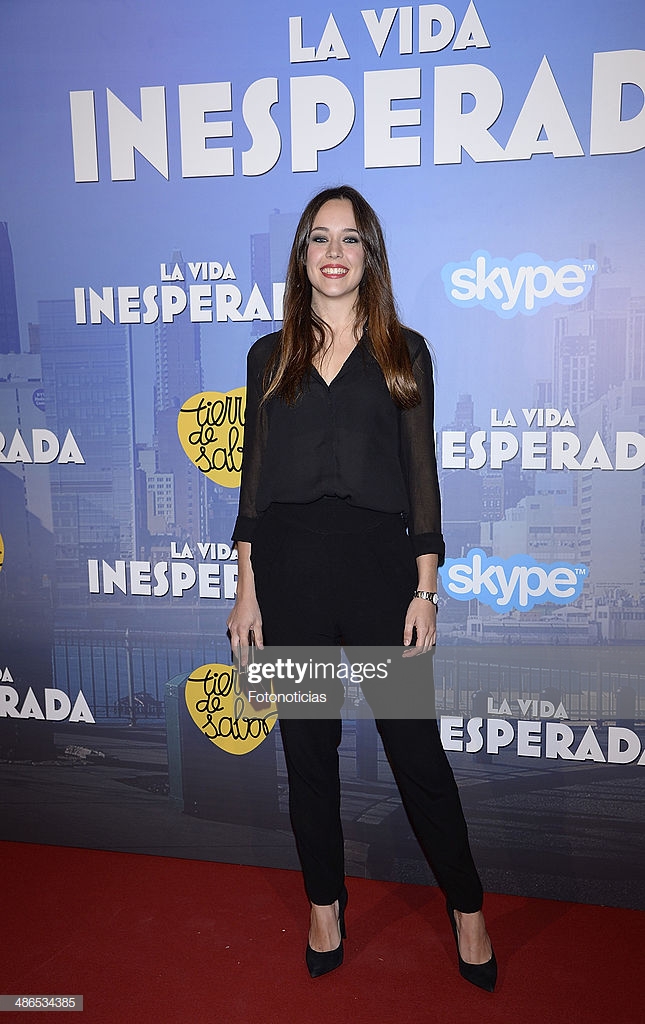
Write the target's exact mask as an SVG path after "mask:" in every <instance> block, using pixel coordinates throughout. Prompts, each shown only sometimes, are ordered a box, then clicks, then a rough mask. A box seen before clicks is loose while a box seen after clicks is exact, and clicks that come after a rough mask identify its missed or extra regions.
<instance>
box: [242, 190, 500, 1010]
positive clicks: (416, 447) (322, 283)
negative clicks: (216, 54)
mask: <svg viewBox="0 0 645 1024" xmlns="http://www.w3.org/2000/svg"><path fill="white" fill-rule="evenodd" d="M433 403H434V395H433V382H432V362H431V359H430V356H429V353H428V349H427V347H426V345H425V342H424V340H423V338H421V336H420V335H418V334H416V333H414V332H413V331H410V330H407V329H406V328H403V327H402V326H401V324H400V323H399V321H398V318H397V315H396V309H395V303H394V298H393V294H392V285H391V278H390V271H389V266H388V260H387V253H386V250H385V243H384V240H383V234H382V231H381V227H380V224H379V221H378V218H377V217H376V214H375V213H374V211H373V210H372V208H371V207H370V206H369V204H368V203H367V202H366V200H365V199H364V198H363V197H362V196H361V195H360V194H359V193H358V192H357V191H356V190H355V189H352V188H350V187H348V186H340V187H338V188H331V189H326V190H324V191H323V192H321V193H319V194H318V195H317V196H315V197H314V198H313V199H312V200H311V202H310V203H309V204H308V205H307V207H306V208H305V210H304V212H303V214H302V217H301V219H300V223H299V225H298V228H297V230H296V235H295V239H294V243H293V247H292V250H291V256H290V260H289V266H288V270H287V280H286V290H285V303H284V320H283V327H282V330H281V331H279V332H277V334H273V335H268V336H267V337H265V338H261V339H260V340H259V341H258V342H256V344H255V345H254V346H253V347H252V349H251V351H250V353H249V358H248V379H247V412H246V425H245V439H244V459H243V469H242V484H241V489H240V509H239V516H238V519H237V522H236V525H235V531H234V539H235V541H236V542H237V548H238V558H239V574H238V587H237V599H236V603H235V606H234V608H233V610H232V612H231V615H230V616H229V620H228V627H229V631H230V636H231V643H232V646H233V649H234V650H235V649H236V648H238V647H240V646H241V647H244V646H245V645H247V644H248V643H249V634H250V633H252V634H253V637H254V640H255V643H256V644H257V646H258V647H259V648H262V647H263V645H264V642H265V641H266V643H268V644H269V645H279V644H298V645H320V644H339V643H342V644H344V645H347V644H349V645H352V644H362V645H376V644H390V645H399V646H400V645H401V643H402V644H403V645H405V646H406V647H407V648H409V650H408V651H407V652H406V653H407V654H409V655H416V654H425V653H427V652H428V651H429V650H430V649H431V647H432V646H433V645H434V643H435V633H436V611H437V595H436V589H437V567H438V565H439V564H440V563H441V562H442V561H443V552H444V548H443V539H442V537H441V518H440V498H439V487H438V480H437V468H436V460H435V452H434V428H433ZM406 524H407V530H406ZM278 564H279V565H280V572H279V573H276V572H274V571H273V570H274V568H275V567H276V566H277V565H278ZM425 661H426V662H427V661H428V659H425ZM428 671H429V670H428V668H426V674H428ZM363 689H364V691H365V686H364V687H363ZM366 696H368V699H369V693H366ZM341 701H342V697H341ZM339 703H340V702H339ZM376 725H377V728H378V731H379V733H380V735H381V739H382V742H383V745H384V748H385V752H386V754H387V756H388V760H389V762H390V765H391V767H392V771H393V774H394V777H395V779H396V782H397V785H398V787H399V791H400V793H401V797H402V801H403V804H404V806H405V809H406V812H407V814H408V817H409V818H410V822H411V824H412V826H413V828H414V831H415V833H416V835H417V838H418V840H419V842H420V844H421V847H422V849H423V852H424V853H425V855H426V857H427V859H428V861H429V862H430V864H431V866H432V868H433V870H434V873H435V876H436V878H437V881H438V882H439V885H440V886H441V887H442V889H443V891H444V893H445V894H446V898H447V909H448V913H449V917H450V923H451V926H452V928H453V933H454V936H455V941H456V943H457V952H458V955H459V967H460V971H461V973H462V975H463V976H464V977H465V978H466V979H467V980H469V981H471V982H472V983H473V984H475V985H478V986H479V987H481V988H485V989H487V990H489V991H492V990H493V988H494V985H495V979H496V972H497V967H496V962H495V956H494V953H493V950H492V947H491V944H490V940H489V938H488V935H487V933H486V928H485V924H484V919H483V915H482V913H481V904H482V888H481V883H480V880H479V877H478V875H477V871H476V869H475V866H474V864H473V861H472V857H471V853H470V848H469V845H468V837H467V831H466V825H465V822H464V818H463V813H462V810H461V804H460V801H459V795H458V792H457V788H456V785H455V782H454V778H453V775H452V771H451V769H450V766H449V764H448V761H447V759H446V756H445V754H444V751H443V748H442V746H441V741H440V738H439V732H438V729H437V723H436V720H435V719H434V718H433V717H431V716H426V717H420V718H410V719H403V720H401V719H388V718H379V717H377V719H376ZM280 726H281V732H282V739H283V745H284V752H285V758H286V763H287V771H288V777H289V801H290V812H291V820H292V825H293V829H294V835H295V838H296V844H297V848H298V854H299V857H300V861H301V865H302V870H303V875H304V882H305V889H306V892H307V895H308V897H309V900H310V903H311V918H310V928H309V940H308V943H307V951H306V962H307V966H308V968H309V971H310V974H311V976H312V977H319V976H320V975H322V974H326V973H328V972H329V971H331V970H334V969H335V968H336V967H338V966H340V964H341V963H342V960H343V938H344V937H345V922H344V915H345V907H346V904H347V890H346V888H345V884H344V870H343V835H342V828H341V820H340V789H339V777H338V754H337V749H338V745H339V743H340V739H341V722H340V718H339V717H338V718H335V719H334V718H330V719H326V720H321V719H314V720H300V721H298V720H293V719H281V722H280Z"/></svg>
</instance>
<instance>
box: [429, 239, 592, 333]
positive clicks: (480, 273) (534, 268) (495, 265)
mask: <svg viewBox="0 0 645 1024" xmlns="http://www.w3.org/2000/svg"><path fill="white" fill-rule="evenodd" d="M597 270H598V264H597V263H596V261H595V260H593V259H587V260H582V261H581V260H574V259H566V260H560V261H559V262H558V263H552V262H549V261H548V260H543V259H542V257H541V256H537V255H536V253H534V252H523V253H521V255H519V256H516V257H515V259H513V260H507V259H504V258H503V257H502V256H491V255H490V253H488V252H486V251H485V250H480V251H479V252H474V253H473V255H472V257H471V259H470V260H464V261H462V262H461V263H446V265H445V266H444V267H443V269H442V271H441V278H442V280H443V284H444V288H445V290H446V295H447V296H448V298H449V299H450V301H451V302H452V303H454V305H455V306H477V305H481V306H484V308H485V309H491V310H492V311H493V312H494V313H497V315H498V316H501V317H503V318H504V319H505V320H508V319H510V318H511V317H513V316H515V315H516V314H517V313H524V315H525V316H533V315H535V313H537V312H538V311H539V310H540V309H542V307H543V306H549V305H550V304H551V303H552V302H560V303H564V304H565V305H571V304H573V303H576V302H580V301H581V300H582V299H584V297H585V296H586V295H588V294H589V291H590V289H591V285H592V283H593V276H594V274H595V273H596V271H597Z"/></svg>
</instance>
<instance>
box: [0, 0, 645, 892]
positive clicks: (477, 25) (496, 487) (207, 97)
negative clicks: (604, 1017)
mask: <svg viewBox="0 0 645 1024" xmlns="http://www.w3.org/2000/svg"><path fill="white" fill-rule="evenodd" d="M0 24H1V31H0V53H1V55H2V56H1V60H0V127H1V131H2V139H3V144H2V145H3V161H2V170H1V172H0V174H1V188H0V794H1V795H2V801H3V807H4V808H5V810H3V816H2V826H1V835H2V838H4V839H14V840H15V839H17V840H24V841H37V842H44V843H59V844H63V845H81V846H96V847H99V848H100V847H103V848H109V849H122V850H138V851H141V852H153V853H163V854H170V855H177V856H186V857H204V858H207V859H212V860H233V861H240V862H247V863H255V864H267V865H275V866H288V867H292V866H295V864H296V860H295V854H294V850H293V845H292V842H291V839H290V837H289V833H288V815H287V807H286V780H285V772H284V762H283V757H282V751H281V745H280V738H279V730H278V729H277V728H274V727H273V726H274V722H275V714H274V713H273V711H274V710H275V709H273V710H268V711H265V712H260V711H258V710H252V709H251V708H250V707H249V705H248V702H247V700H246V696H245V692H244V685H243V682H242V681H241V680H240V678H239V676H238V675H237V673H236V671H235V669H234V667H233V666H232V663H231V662H232V659H231V652H230V648H229V646H228V641H227V637H226V617H227V615H228V613H229V610H230V608H231V605H232V601H233V598H234V595H235V587H236V579H237V561H236V552H235V550H234V549H233V547H232V542H231V531H232V526H233V522H234V519H235V515H236V508H237V499H238V488H239V480H240V469H241V453H242V441H243V433H244V411H245V387H244V385H245V379H244V375H245V360H246V353H247V351H248V349H249V347H250V345H251V344H252V343H253V342H254V340H255V339H257V338H258V337H260V336H261V335H263V334H266V333H268V332H270V331H273V330H277V329H278V328H279V326H280V322H281V316H282V301H283V293H284V275H285V266H286V259H287V256H288V252H289V248H290V244H291V239H292V235H293V231H294V227H295V224H296V222H297V219H298V216H299V212H300V210H301V209H302V207H303V206H304V205H305V203H306V202H307V201H308V199H309V198H310V197H311V195H313V194H314V193H315V192H317V191H318V190H319V189H321V188H323V187H325V186H327V185H334V184H340V183H342V182H347V183H349V184H351V185H353V186H355V187H357V188H358V189H359V190H360V191H362V192H363V193H364V194H365V195H366V197H367V198H368V200H369V201H370V202H371V204H372V205H373V206H374V208H375V209H376V210H377V212H378V213H379V215H380V217H381V219H382V222H383V225H384V228H385V231H386V236H387V242H388V247H389V252H390V256H391V262H392V270H393V277H394V282H395V290H396V295H397V299H398V302H399V307H400V312H401V318H402V320H403V321H404V322H405V323H406V324H408V325H410V326H411V327H414V328H416V329H417V330H418V331H420V332H421V333H423V334H424V335H425V337H426V338H427V339H428V342H429V343H430V345H431V347H432V351H433V356H434V359H435V365H436V386H437V393H436V421H435V427H436V441H437V452H438V464H439V471H440V478H441V486H442V494H443V501H444V533H445V537H446V544H447V558H446V563H445V565H444V566H443V568H442V570H441V583H440V586H441V594H440V612H439V624H440V625H439V647H438V649H437V653H436V655H435V658H434V676H435V684H436V697H437V708H438V711H439V714H440V717H441V729H442V737H443V742H444V746H445V747H446V749H447V751H448V752H449V757H450V759H451V761H452V763H453V766H454V768H455V772H456V775H457V778H458V781H459V783H460V786H461V791H462V796H463V800H464V804H465V807H466V812H467V816H468V818H469V821H470V827H471V834H472V839H473V844H474V846H475V850H476V854H477V859H478V861H479V863H480V864H481V867H482V873H483V875H484V879H485V882H486V884H487V885H488V886H489V888H492V889H496V890H497V891H504V892H517V893H524V894H528V895H544V896H554V897H559V898H567V899H578V900H586V901H590V902H604V903H614V904H617V905H626V906H645V891H644V887H643V883H642V881H641V880H640V879H642V870H641V869H640V865H641V863H642V858H641V851H640V850H639V839H638V837H639V836H641V837H642V829H643V806H644V804H643V796H644V792H643V790H644V785H643V770H644V766H645V727H644V726H645V691H644V689H643V676H644V675H645V664H644V659H643V655H644V654H645V487H644V477H643V467H644V466H645V241H644V235H643V224H644V223H645V190H644V189H643V181H644V180H645V156H644V153H645V104H644V100H645V92H644V90H645V8H644V7H643V5H642V3H640V2H638V0H631V2H629V0H623V2H619V3H614V4H612V5H610V6H609V7H608V6H607V5H606V4H604V3H600V2H599V0H590V2H588V3H586V4H585V5H580V4H579V3H575V2H572V0H558V2H557V3H556V2H552V0H543V2H541V3H539V4H538V3H522V4H517V3H515V2H512V0H477V2H476V3H475V2H470V3H466V2H465V0H460V2H459V3H450V2H448V3H446V4H421V5H414V6H406V7H387V8H374V9H372V8H370V9H367V8H363V7H362V6H361V4H359V3H357V2H354V0H349V2H348V0H345V2H343V3H342V4H340V5H336V6H334V4H333V3H330V6H329V7H328V8H326V7H324V8H321V7H320V5H319V4H314V3H312V2H311V0H302V2H301V3H300V4H299V5H295V6H294V5H291V4H290V3H288V2H286V0H277V2H276V3H274V4H272V5H269V6H267V5H264V4H259V3H252V2H246V3H241V4H213V3H210V2H206V0H185V2H184V3H183V4H181V5H176V4H173V3H170V2H167V0H135V2H132V0H127V2H126V0H96V2H94V3H91V4H88V3H86V2H84V0H61V2H60V3H58V4H56V5H52V4H51V3H48V2H46V0H5V2H4V3H3V4H2V10H1V11H0ZM275 572H276V574H279V573H280V572H281V566H280V563H279V560H278V562H277V564H276V566H275ZM359 677H360V673H354V674H352V673H351V672H349V673H348V684H347V685H348V700H347V703H346V712H344V713H346V715H347V721H346V723H345V730H344V740H343V746H342V748H341V764H342V773H343V778H344V789H345V799H344V803H343V817H344V821H345V830H346V838H347V850H348V860H349V865H350V871H352V873H354V874H357V875H366V876H371V877H380V878H389V879H398V880H409V881H419V882H430V881H431V880H432V876H431V873H430V871H429V868H428V867H427V865H426V864H425V863H424V862H422V860H421V855H420V853H419V851H418V848H417V847H416V844H415V842H414V839H413V837H412V835H411V833H410V830H409V826H408V825H407V822H406V819H405V816H404V814H403V812H402V809H401V806H400V803H399V800H398V795H397V792H396V788H395V786H394V784H393V781H392V778H391V775H390V774H389V769H388V766H387V764H386V763H385V760H384V757H383V754H382V751H381V749H380V747H379V745H378V742H377V738H376V733H375V730H374V726H373V724H372V723H371V722H370V721H369V720H368V719H366V718H364V717H363V716H361V715H358V714H355V713H354V710H353V709H355V708H356V706H357V702H358V701H359V699H360V698H359V693H360V691H359V690H358V686H357V683H358V680H359Z"/></svg>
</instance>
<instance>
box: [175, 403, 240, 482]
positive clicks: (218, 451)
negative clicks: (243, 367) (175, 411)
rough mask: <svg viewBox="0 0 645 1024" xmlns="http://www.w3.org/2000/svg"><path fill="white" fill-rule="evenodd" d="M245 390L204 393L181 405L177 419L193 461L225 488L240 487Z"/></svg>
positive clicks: (184, 447)
mask: <svg viewBox="0 0 645 1024" xmlns="http://www.w3.org/2000/svg"><path fill="white" fill-rule="evenodd" d="M245 412H246V388H234V389H233V391H227V392H225V393H224V392H222V391H201V392H200V393H199V394H198V395H193V397H192V398H189V399H188V400H187V401H186V402H184V404H183V405H182V407H181V409H180V410H179V416H178V417H177V431H178V433H179V440H180V441H181V446H182V448H183V449H184V451H185V452H186V455H187V456H188V458H189V459H190V461H191V462H192V463H193V464H194V465H195V466H197V469H199V470H200V471H201V472H202V473H204V474H205V475H206V476H207V477H208V478H209V480H213V481H214V482H215V483H216V484H221V485H222V487H239V486H240V474H241V472H242V444H243V441H244V414H245Z"/></svg>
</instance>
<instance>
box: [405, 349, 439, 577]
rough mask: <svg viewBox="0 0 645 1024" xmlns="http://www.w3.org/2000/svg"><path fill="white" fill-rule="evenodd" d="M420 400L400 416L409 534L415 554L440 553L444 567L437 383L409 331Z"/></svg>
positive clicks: (424, 353) (425, 352)
mask: <svg viewBox="0 0 645 1024" xmlns="http://www.w3.org/2000/svg"><path fill="white" fill-rule="evenodd" d="M406 336H407V338H408V343H409V345H410V358H411V359H412V372H413V373H414V379H415V380H416V382H417V387H418V389H419V395H420V396H421V401H420V403H419V404H418V405H415V406H414V408H412V409H406V410H405V411H404V412H403V413H401V461H402V465H403V472H404V476H405V481H406V485H407V490H408V501H409V506H410V509H409V515H408V532H409V534H410V537H411V539H412V543H413V546H414V553H415V555H426V554H437V555H438V556H439V565H443V562H444V557H445V544H444V541H443V536H442V533H441V496H440V493H439V478H438V474H437V457H436V453H435V442H434V381H433V373H432V359H431V358H430V353H429V351H428V347H427V345H426V343H425V339H424V338H422V337H421V335H419V334H416V333H415V332H412V331H406Z"/></svg>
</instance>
